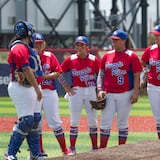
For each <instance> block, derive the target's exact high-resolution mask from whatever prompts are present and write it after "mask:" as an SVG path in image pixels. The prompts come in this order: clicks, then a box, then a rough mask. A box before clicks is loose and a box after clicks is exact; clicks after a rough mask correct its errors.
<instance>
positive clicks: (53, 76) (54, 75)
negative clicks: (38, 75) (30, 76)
mask: <svg viewBox="0 0 160 160" xmlns="http://www.w3.org/2000/svg"><path fill="white" fill-rule="evenodd" d="M60 74H61V73H60V72H52V73H49V74H47V75H43V76H42V79H43V80H54V79H57V78H58V77H59V75H60Z"/></svg>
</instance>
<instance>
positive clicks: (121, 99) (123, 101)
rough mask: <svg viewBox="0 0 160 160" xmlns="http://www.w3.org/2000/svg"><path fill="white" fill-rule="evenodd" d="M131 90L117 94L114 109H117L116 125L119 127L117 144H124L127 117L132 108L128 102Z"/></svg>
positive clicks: (126, 132)
mask: <svg viewBox="0 0 160 160" xmlns="http://www.w3.org/2000/svg"><path fill="white" fill-rule="evenodd" d="M132 93H133V90H132V91H129V92H125V93H121V94H118V95H117V101H116V109H117V127H118V129H119V134H118V137H119V138H118V139H119V142H118V144H119V145H121V144H126V141H127V137H128V117H129V114H130V111H131V108H132V104H131V102H130V98H131V95H132Z"/></svg>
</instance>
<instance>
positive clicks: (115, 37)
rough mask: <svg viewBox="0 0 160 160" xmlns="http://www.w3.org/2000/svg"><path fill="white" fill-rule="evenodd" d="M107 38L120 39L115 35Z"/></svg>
mask: <svg viewBox="0 0 160 160" xmlns="http://www.w3.org/2000/svg"><path fill="white" fill-rule="evenodd" d="M108 38H109V39H121V38H120V37H117V36H109V37H108Z"/></svg>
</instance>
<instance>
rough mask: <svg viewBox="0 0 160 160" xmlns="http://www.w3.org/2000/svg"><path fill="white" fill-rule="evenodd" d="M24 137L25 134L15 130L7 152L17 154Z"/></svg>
mask: <svg viewBox="0 0 160 160" xmlns="http://www.w3.org/2000/svg"><path fill="white" fill-rule="evenodd" d="M24 138H25V135H23V134H21V133H19V132H17V131H13V133H12V135H11V139H10V143H9V146H8V153H7V154H8V156H9V155H13V156H15V155H16V154H17V152H18V151H19V148H20V146H21V144H22V142H23V140H24Z"/></svg>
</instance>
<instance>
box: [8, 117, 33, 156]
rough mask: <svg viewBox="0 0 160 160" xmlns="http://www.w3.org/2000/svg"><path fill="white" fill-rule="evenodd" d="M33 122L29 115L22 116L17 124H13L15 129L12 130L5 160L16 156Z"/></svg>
mask: <svg viewBox="0 0 160 160" xmlns="http://www.w3.org/2000/svg"><path fill="white" fill-rule="evenodd" d="M33 121H34V120H33V116H31V115H30V116H24V117H22V118H20V119H19V120H18V122H17V124H15V127H14V128H13V132H12V135H11V138H10V143H9V145H8V151H7V154H6V159H7V158H8V157H9V156H13V157H16V154H17V152H18V150H19V148H20V146H21V144H22V142H23V140H24V138H25V137H26V135H27V134H28V132H29V131H30V129H31V128H32V125H33ZM15 159H16V158H15Z"/></svg>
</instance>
